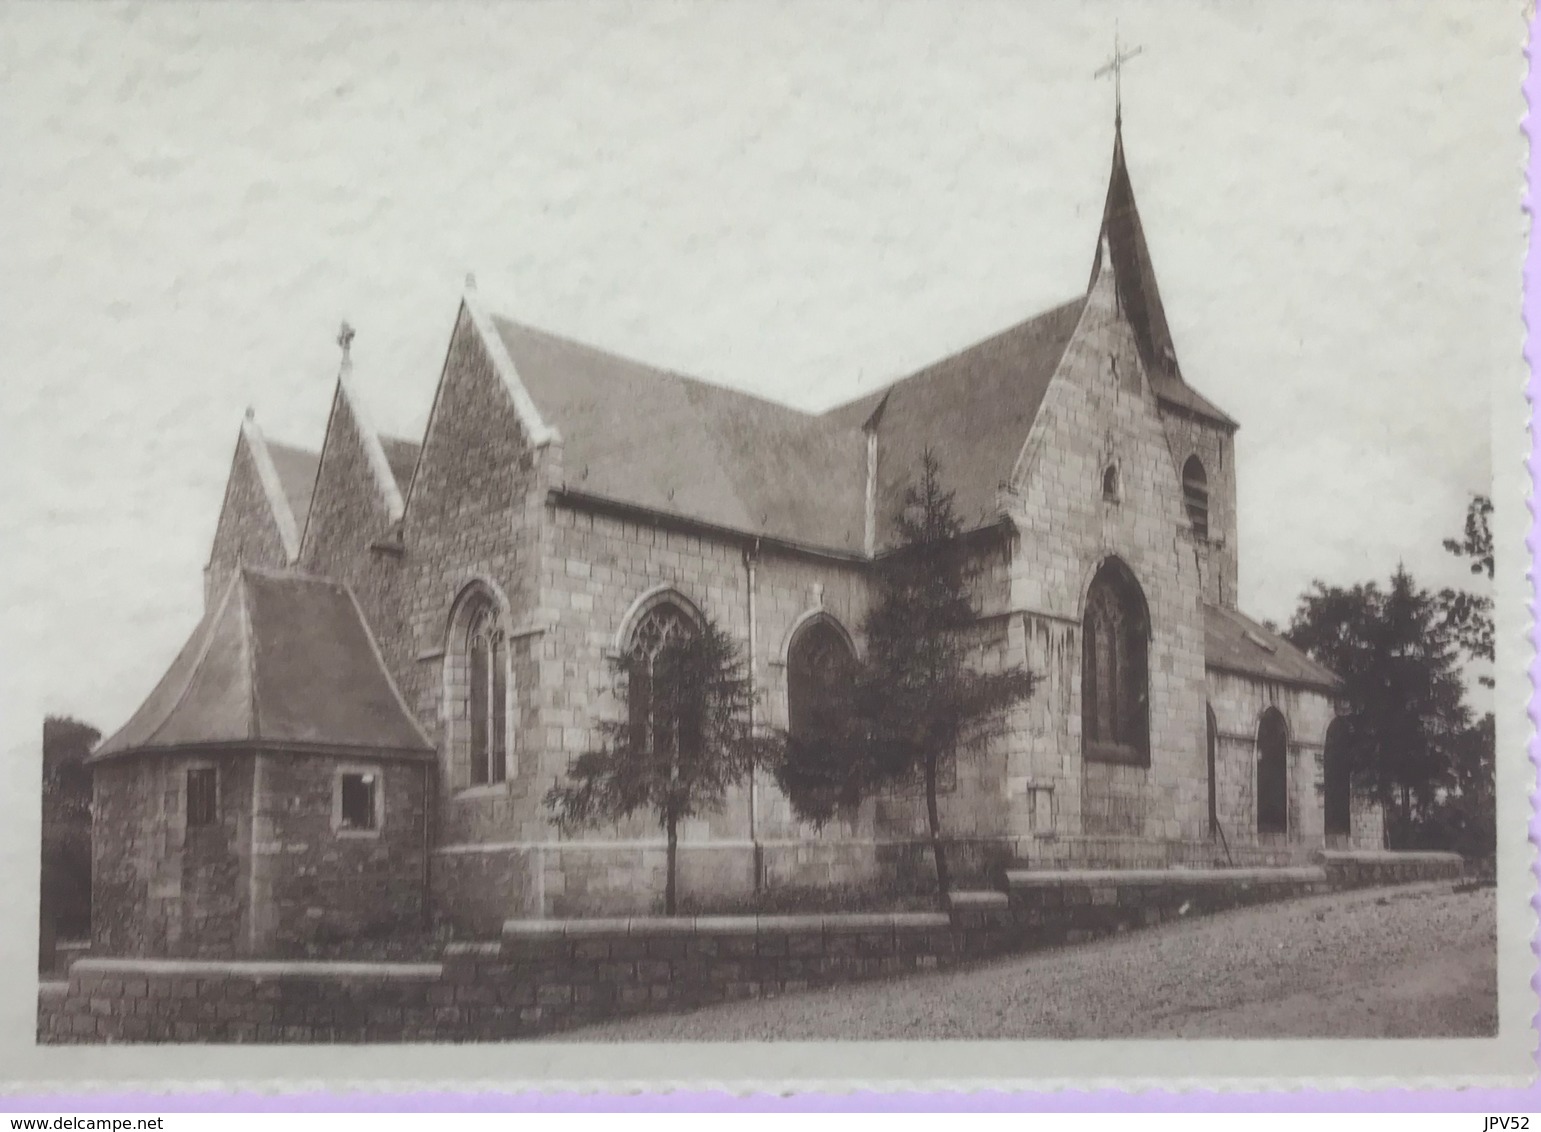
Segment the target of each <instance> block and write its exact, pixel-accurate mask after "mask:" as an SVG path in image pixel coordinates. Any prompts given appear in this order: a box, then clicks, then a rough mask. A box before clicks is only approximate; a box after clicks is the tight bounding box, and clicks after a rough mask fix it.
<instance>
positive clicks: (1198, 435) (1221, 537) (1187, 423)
mask: <svg viewBox="0 0 1541 1132" xmlns="http://www.w3.org/2000/svg"><path fill="white" fill-rule="evenodd" d="M1161 418H1162V421H1163V422H1164V423H1165V425H1166V434H1167V440H1168V443H1169V444H1170V445H1171V451H1172V466H1173V467H1175V468H1176V469H1177V474H1178V486H1179V488H1180V487H1181V486H1182V480H1181V477H1182V469H1183V466H1184V465H1185V464H1186V463H1187V462H1188V457H1190V456H1197V457H1198V458H1199V462H1200V463H1202V464H1203V465H1204V474H1205V476H1206V477H1207V478H1208V481H1209V538H1208V539H1200V538H1197V537H1196V536H1195V537H1194V538H1193V539H1192V540H1191V543H1192V547H1193V553H1194V554H1195V555H1196V556H1197V558H1198V562H1199V566H1200V569H1201V572H1202V573H1203V576H1204V600H1205V601H1207V602H1209V603H1210V604H1211V605H1223V606H1226V607H1228V608H1231V609H1234V608H1236V583H1237V565H1238V560H1239V557H1240V552H1239V550H1238V548H1237V544H1236V446H1235V441H1234V439H1233V438H1232V436H1231V434H1230V433H1229V432H1228V431H1227V430H1225V429H1223V428H1221V427H1219V426H1218V425H1212V424H1209V423H1207V422H1204V421H1199V420H1195V419H1194V418H1192V417H1190V416H1188V415H1187V414H1185V413H1182V412H1180V411H1178V410H1173V409H1163V410H1162V411H1161Z"/></svg>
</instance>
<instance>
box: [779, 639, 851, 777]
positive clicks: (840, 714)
mask: <svg viewBox="0 0 1541 1132" xmlns="http://www.w3.org/2000/svg"><path fill="white" fill-rule="evenodd" d="M855 678H856V657H855V656H854V655H853V654H852V652H851V645H850V642H849V641H848V640H847V639H846V637H845V634H844V633H842V632H841V631H840V630H839V629H838V628H836V627H835V625H834V623H833V622H831V621H829V620H827V619H826V618H824V617H819V618H817V619H816V620H814V621H811V622H810V623H808V624H807V625H805V626H804V627H803V628H801V629H799V630H798V632H797V635H796V636H795V637H793V638H792V644H791V647H790V648H788V649H787V730H788V731H789V732H790V733H791V736H792V740H793V742H795V743H800V744H806V745H807V746H808V747H810V748H812V749H821V748H822V749H828V748H829V747H830V746H831V745H833V744H838V743H840V742H841V741H842V740H844V739H845V738H847V734H848V732H849V730H850V719H851V711H852V702H851V700H852V695H853V692H854V690H855V689H854V684H855Z"/></svg>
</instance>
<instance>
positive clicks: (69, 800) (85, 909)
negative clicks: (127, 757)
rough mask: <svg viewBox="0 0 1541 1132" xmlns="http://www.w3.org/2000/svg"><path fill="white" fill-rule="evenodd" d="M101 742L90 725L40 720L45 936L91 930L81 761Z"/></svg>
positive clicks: (85, 781)
mask: <svg viewBox="0 0 1541 1132" xmlns="http://www.w3.org/2000/svg"><path fill="white" fill-rule="evenodd" d="M101 737H102V733H101V732H100V731H98V730H97V729H96V728H94V727H92V726H91V725H90V724H88V723H82V722H80V721H79V720H77V719H70V718H68V717H67V716H53V715H51V716H48V717H47V718H45V719H44V720H43V845H42V876H41V878H40V886H41V891H40V900H41V911H42V916H41V920H42V921H43V929H44V932H45V934H46V933H47V932H48V931H50V930H52V929H54V928H55V927H56V928H57V930H58V932H59V934H62V935H65V936H70V937H75V936H82V935H85V934H86V933H88V932H89V931H90V930H91V771H90V769H89V768H88V767H87V766H86V756H88V755H89V754H90V753H91V750H92V748H93V747H95V746H96V744H97V743H98V742H99V741H100V740H101ZM44 950H45V951H51V950H52V948H51V947H47V948H45V949H44Z"/></svg>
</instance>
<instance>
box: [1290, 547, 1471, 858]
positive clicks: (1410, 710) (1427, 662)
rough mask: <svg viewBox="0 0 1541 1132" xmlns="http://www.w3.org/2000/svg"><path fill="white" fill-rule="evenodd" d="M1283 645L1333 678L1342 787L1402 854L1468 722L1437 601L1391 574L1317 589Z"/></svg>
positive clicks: (1448, 778) (1450, 633)
mask: <svg viewBox="0 0 1541 1132" xmlns="http://www.w3.org/2000/svg"><path fill="white" fill-rule="evenodd" d="M1285 636H1286V637H1287V638H1288V639H1289V640H1290V642H1291V643H1293V644H1294V645H1296V646H1297V647H1298V648H1301V649H1304V650H1305V651H1306V652H1307V653H1309V654H1310V655H1311V656H1312V657H1314V658H1315V659H1316V660H1318V661H1320V662H1321V663H1323V664H1325V665H1327V667H1329V668H1331V669H1332V670H1333V671H1335V672H1336V673H1337V674H1338V675H1339V676H1340V677H1341V678H1342V680H1343V689H1342V697H1343V699H1344V701H1345V703H1346V706H1347V715H1346V728H1347V731H1346V743H1345V751H1346V755H1347V757H1348V760H1349V767H1350V773H1351V775H1352V779H1351V780H1352V782H1353V783H1354V787H1355V789H1356V790H1358V791H1359V792H1360V793H1361V794H1364V795H1367V796H1369V797H1371V798H1373V799H1374V800H1375V801H1377V802H1379V803H1381V804H1382V805H1383V806H1384V807H1385V808H1386V810H1387V812H1388V814H1389V815H1390V816H1391V823H1390V830H1389V835H1390V840H1391V844H1392V847H1393V848H1403V847H1406V846H1407V845H1409V844H1411V842H1412V840H1413V839H1414V836H1415V828H1416V826H1417V825H1418V823H1419V822H1420V820H1422V819H1423V818H1425V817H1426V816H1427V815H1428V812H1429V811H1430V809H1431V807H1433V806H1434V805H1435V804H1436V803H1437V802H1438V800H1439V799H1440V798H1441V797H1442V796H1443V793H1444V792H1445V791H1446V790H1447V789H1448V788H1449V787H1450V786H1451V785H1452V783H1453V772H1452V769H1451V768H1452V766H1453V763H1454V759H1455V752H1456V749H1457V745H1458V744H1459V743H1461V742H1463V741H1464V739H1463V735H1464V733H1465V732H1466V731H1467V729H1468V728H1469V726H1470V723H1471V716H1470V712H1469V711H1468V709H1467V707H1466V705H1465V703H1464V702H1463V695H1464V691H1465V689H1464V687H1463V686H1462V683H1461V678H1460V674H1459V672H1458V671H1457V662H1458V655H1457V651H1456V640H1455V635H1454V630H1453V629H1452V627H1451V626H1450V625H1449V624H1448V623H1447V621H1446V619H1445V618H1444V617H1443V615H1442V610H1441V607H1440V602H1439V599H1438V598H1436V596H1435V595H1433V594H1431V593H1429V592H1428V591H1427V590H1423V589H1420V588H1419V587H1418V586H1417V585H1416V583H1415V582H1414V581H1413V579H1412V577H1411V576H1410V575H1409V574H1408V573H1407V571H1406V570H1404V569H1402V568H1400V567H1398V569H1397V572H1396V573H1395V574H1394V575H1393V576H1392V578H1391V584H1390V587H1389V588H1388V589H1385V590H1383V589H1381V588H1380V587H1379V586H1378V585H1376V584H1375V583H1373V582H1371V583H1368V584H1364V585H1358V586H1354V587H1352V588H1350V589H1342V588H1339V587H1336V586H1324V585H1323V584H1322V583H1321V582H1317V583H1315V586H1314V588H1313V589H1312V591H1311V592H1310V593H1308V594H1306V595H1305V596H1304V597H1303V598H1302V599H1301V603H1300V606H1299V607H1298V609H1297V610H1296V612H1295V615H1294V617H1293V619H1292V620H1291V622H1290V627H1289V630H1288V631H1287V632H1286V633H1285Z"/></svg>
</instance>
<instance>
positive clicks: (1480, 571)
mask: <svg viewBox="0 0 1541 1132" xmlns="http://www.w3.org/2000/svg"><path fill="white" fill-rule="evenodd" d="M1492 515H1493V501H1492V500H1491V499H1489V498H1488V497H1487V496H1485V495H1476V496H1473V497H1472V500H1471V503H1470V504H1469V505H1468V506H1467V508H1466V530H1465V532H1464V534H1463V535H1462V537H1461V538H1459V539H1453V538H1447V539H1445V540H1444V547H1445V549H1446V550H1448V551H1449V552H1450V553H1451V554H1453V555H1455V556H1456V557H1458V558H1466V559H1470V562H1469V568H1470V570H1471V572H1472V573H1473V574H1476V575H1478V576H1481V575H1484V574H1485V575H1486V576H1487V578H1488V580H1489V581H1492V578H1493V529H1492V522H1491V520H1492ZM1439 603H1440V608H1441V609H1442V610H1443V612H1444V618H1445V625H1446V627H1447V628H1448V629H1449V631H1450V632H1451V634H1452V635H1453V636H1454V638H1455V640H1456V642H1457V643H1458V644H1459V645H1460V646H1461V648H1462V650H1464V651H1465V653H1466V654H1467V655H1468V656H1469V657H1471V658H1472V659H1473V660H1485V661H1488V662H1490V663H1491V662H1492V660H1493V598H1492V596H1491V595H1489V594H1486V593H1472V592H1471V591H1469V590H1458V589H1455V588H1454V587H1446V588H1445V589H1443V590H1441V591H1440V592H1439ZM1477 680H1478V681H1479V682H1480V683H1481V684H1483V685H1484V686H1486V687H1489V688H1491V687H1492V686H1493V678H1492V677H1491V676H1488V675H1485V674H1484V675H1481V676H1478V677H1477Z"/></svg>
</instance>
